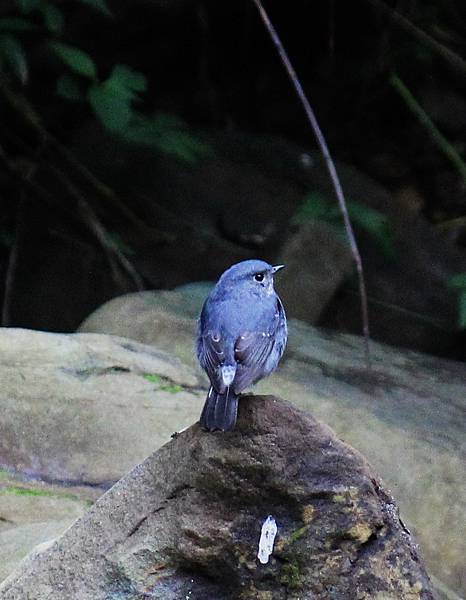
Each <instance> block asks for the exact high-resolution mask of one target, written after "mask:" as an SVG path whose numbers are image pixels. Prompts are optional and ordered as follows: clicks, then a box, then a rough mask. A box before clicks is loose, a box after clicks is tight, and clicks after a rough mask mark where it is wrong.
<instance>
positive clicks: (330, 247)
mask: <svg viewBox="0 0 466 600" xmlns="http://www.w3.org/2000/svg"><path fill="white" fill-rule="evenodd" d="M277 263H278V264H285V265H286V269H285V270H284V271H283V272H282V273H280V277H277V280H276V287H277V290H278V292H279V295H280V297H281V299H282V301H283V303H284V305H285V306H286V313H287V315H288V316H291V317H294V318H295V319H302V320H303V321H306V322H307V323H317V321H318V319H319V317H320V316H321V314H322V313H323V312H324V311H325V309H326V308H327V305H328V303H329V301H330V300H331V298H332V297H333V295H334V294H335V292H336V291H337V289H338V288H339V287H340V285H341V284H342V283H343V281H344V280H345V279H347V278H348V277H349V276H350V275H351V274H352V272H353V259H352V256H351V252H350V249H349V247H348V244H347V243H346V242H345V241H344V240H342V239H341V235H339V234H338V232H337V230H336V229H335V227H332V226H330V225H328V224H326V223H322V222H319V221H314V222H308V223H307V224H302V225H301V226H299V228H297V230H296V231H295V232H293V233H292V234H290V236H289V238H288V239H287V241H286V242H285V244H284V246H283V248H282V250H281V252H280V256H279V257H278V259H277Z"/></svg>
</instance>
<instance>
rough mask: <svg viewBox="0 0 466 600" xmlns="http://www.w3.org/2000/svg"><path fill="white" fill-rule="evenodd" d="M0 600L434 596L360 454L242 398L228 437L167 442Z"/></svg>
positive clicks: (271, 403) (194, 433) (29, 565)
mask: <svg viewBox="0 0 466 600" xmlns="http://www.w3.org/2000/svg"><path fill="white" fill-rule="evenodd" d="M175 466H176V468H174V467H175ZM270 523H272V525H273V524H274V523H275V526H276V528H277V530H276V536H275V530H274V528H273V527H271V528H270V529H269V531H268V535H269V539H268V540H267V541H268V544H266V545H267V546H268V547H269V552H270V554H269V553H268V552H265V554H261V557H262V560H261V561H259V560H258V558H257V556H258V551H259V550H260V549H262V550H263V551H264V550H265V548H264V539H265V534H266V533H267V532H266V531H265V527H266V525H267V524H270ZM261 532H262V533H261ZM0 594H1V597H2V600H19V599H20V598H21V599H24V600H27V599H31V600H32V598H34V600H51V599H53V600H61V599H63V600H65V599H68V598H73V600H91V599H92V600H99V599H101V600H104V599H109V598H128V599H130V598H131V599H132V600H137V599H140V600H143V599H144V598H153V599H155V600H156V599H160V600H162V599H163V600H179V599H180V598H193V599H194V598H203V599H205V600H233V599H235V600H236V599H241V598H243V599H245V600H246V599H258V600H259V599H260V600H265V599H267V600H279V599H285V598H287V599H295V600H297V599H298V598H299V599H300V600H311V599H313V600H314V599H326V598H332V599H333V600H343V599H347V600H354V599H355V598H358V599H359V600H363V599H367V600H369V599H374V598H378V599H380V600H382V599H389V598H390V599H393V600H394V599H397V600H404V599H406V600H417V599H419V600H421V599H422V600H429V599H434V597H435V596H434V593H433V591H432V587H431V584H430V581H429V578H428V576H427V575H426V571H425V569H424V566H423V563H422V560H421V558H420V555H419V550H418V548H417V546H416V544H415V543H414V541H413V540H412V538H411V535H410V533H409V532H408V530H407V529H406V527H405V526H404V525H403V523H402V522H401V521H400V518H399V516H398V510H397V507H396V505H395V503H394V500H393V498H392V497H391V496H390V495H389V494H388V493H387V492H386V491H385V490H384V487H383V485H382V483H381V481H380V480H379V478H378V477H377V475H376V474H375V473H374V471H373V470H372V469H371V467H370V466H369V465H368V463H367V462H366V461H365V459H364V458H363V457H362V456H361V455H360V454H359V453H358V452H357V451H355V450H353V449H352V448H351V447H350V446H348V445H346V444H344V443H343V442H341V441H340V440H338V439H337V438H336V436H335V435H334V434H333V432H332V431H331V430H330V429H329V428H328V427H326V426H325V425H323V424H321V423H319V422H318V421H316V420H315V419H314V418H313V417H311V416H309V415H306V414H304V413H302V412H301V411H299V410H297V409H295V408H293V407H292V406H291V405H290V404H288V403H284V402H282V401H280V400H278V399H277V398H275V397H243V398H242V400H241V402H240V411H239V421H238V427H237V429H236V430H235V431H234V432H230V433H227V434H224V433H221V432H217V433H214V434H209V433H206V432H203V431H202V430H201V429H200V427H199V426H198V425H197V424H196V425H194V426H192V427H190V428H189V429H188V430H187V431H185V432H183V433H181V434H179V435H178V436H176V437H175V439H173V440H172V441H171V442H169V443H168V444H166V445H165V446H163V448H161V449H160V450H158V451H157V452H156V453H154V454H153V455H152V456H150V457H149V458H148V459H147V460H145V461H144V462H143V463H142V464H141V465H138V466H137V467H135V468H134V469H133V471H132V472H131V473H130V474H129V475H127V476H126V477H124V478H123V479H122V480H121V481H120V482H118V483H117V484H116V485H115V486H114V487H113V488H112V489H111V490H110V491H109V492H107V493H106V494H105V495H104V496H103V497H101V498H100V499H99V500H98V501H97V503H96V504H95V505H94V506H93V507H92V508H91V509H90V510H89V512H88V513H87V514H86V515H85V516H84V517H82V518H81V519H79V520H78V521H77V522H76V523H75V524H74V525H73V526H72V527H71V528H70V529H69V530H68V531H67V532H66V533H65V534H64V535H63V536H62V537H61V538H60V539H59V540H57V541H56V542H55V543H54V544H52V545H51V546H50V547H49V548H46V549H45V550H44V551H43V552H41V553H40V554H38V555H36V556H35V557H34V558H32V559H31V560H29V561H27V562H26V563H25V564H24V566H23V568H21V569H19V572H18V573H17V574H15V575H13V576H11V577H10V578H8V579H7V580H6V581H5V582H4V583H3V584H2V585H1V587H0Z"/></svg>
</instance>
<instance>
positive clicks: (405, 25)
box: [366, 0, 466, 77]
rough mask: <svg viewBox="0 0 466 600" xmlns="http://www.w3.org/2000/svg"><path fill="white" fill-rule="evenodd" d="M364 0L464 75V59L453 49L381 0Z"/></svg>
mask: <svg viewBox="0 0 466 600" xmlns="http://www.w3.org/2000/svg"><path fill="white" fill-rule="evenodd" d="M366 2H369V4H372V6H374V7H375V8H377V9H378V10H380V11H381V12H383V13H384V14H386V15H387V16H389V17H390V19H392V21H393V22H394V23H396V24H397V25H398V26H399V27H400V28H401V29H404V30H405V31H406V32H408V33H410V34H411V35H413V36H414V37H415V38H416V39H417V40H419V41H420V42H421V43H422V44H424V46H427V47H428V48H430V49H431V50H433V51H434V52H436V53H437V54H438V55H439V56H441V57H442V58H443V59H444V60H445V61H446V62H447V63H448V64H449V65H451V66H453V67H454V68H455V69H456V71H457V72H459V73H461V75H462V76H463V77H464V76H466V61H465V60H464V58H462V57H461V56H460V55H459V54H456V52H453V50H450V48H447V47H446V46H444V45H443V44H441V43H440V42H438V41H437V40H436V39H435V38H433V37H432V36H431V35H429V34H428V33H426V32H425V31H423V30H422V29H420V28H419V27H417V26H416V25H414V23H411V21H410V20H409V19H407V18H406V17H405V16H403V15H402V14H400V13H399V12H397V11H396V10H394V9H393V8H391V7H390V6H387V5H386V4H385V2H383V1H382V0H366Z"/></svg>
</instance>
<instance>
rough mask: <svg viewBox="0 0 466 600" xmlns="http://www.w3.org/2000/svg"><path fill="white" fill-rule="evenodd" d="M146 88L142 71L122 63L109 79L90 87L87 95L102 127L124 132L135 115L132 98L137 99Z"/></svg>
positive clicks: (116, 67) (115, 131)
mask: <svg viewBox="0 0 466 600" xmlns="http://www.w3.org/2000/svg"><path fill="white" fill-rule="evenodd" d="M146 88H147V81H146V78H145V77H144V75H143V74H142V73H138V72H137V71H133V70H132V69H130V68H129V67H127V66H125V65H116V66H115V67H114V68H113V70H112V72H111V74H110V76H109V78H108V79H106V80H105V81H104V82H102V83H98V84H97V83H96V84H95V85H93V86H92V87H91V88H90V90H89V92H88V99H89V102H90V104H91V106H92V108H93V110H94V112H95V114H96V115H97V117H98V118H99V120H100V121H101V122H102V124H103V125H104V127H106V128H107V129H108V130H109V131H112V132H114V133H120V134H124V133H125V132H126V130H127V128H128V126H129V123H130V121H131V119H132V118H133V117H134V115H135V113H134V111H133V108H132V102H133V101H134V100H139V99H140V98H139V92H144V91H145V90H146Z"/></svg>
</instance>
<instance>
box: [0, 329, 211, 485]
mask: <svg viewBox="0 0 466 600" xmlns="http://www.w3.org/2000/svg"><path fill="white" fill-rule="evenodd" d="M0 355H1V357H2V361H1V364H0V406H1V407H2V410H1V411H0V465H1V464H3V465H6V466H7V467H9V468H12V469H14V470H16V471H19V472H22V473H27V474H29V475H31V476H34V477H40V478H44V479H46V480H52V481H66V482H68V483H88V484H92V485H105V483H107V484H108V483H109V482H111V483H113V482H115V481H116V480H118V479H119V478H120V477H121V476H122V475H123V473H125V472H126V471H128V470H129V469H131V468H132V467H133V466H134V465H135V464H137V463H138V462H140V461H141V460H143V459H144V458H145V457H146V456H147V455H148V454H150V453H151V452H152V451H153V450H154V449H155V448H158V447H159V446H161V445H162V444H163V443H165V442H166V441H167V440H168V439H170V435H171V434H172V433H173V431H175V430H178V429H179V428H181V427H186V426H187V425H190V424H191V423H192V422H194V421H196V420H197V418H198V416H199V412H200V410H201V405H202V402H203V399H204V395H205V392H204V390H201V389H200V385H201V384H200V380H199V378H198V376H197V375H196V374H195V373H194V372H193V371H191V370H190V369H189V368H188V367H186V366H183V365H182V364H181V363H180V362H179V360H177V359H176V358H174V357H172V356H170V355H168V354H167V353H165V352H162V351H160V350H157V349H155V348H153V347H150V346H144V345H142V344H138V343H135V342H132V341H130V340H127V339H116V338H112V337H109V336H104V335H93V334H71V335H62V334H51V333H42V332H37V331H28V330H22V329H0Z"/></svg>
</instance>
